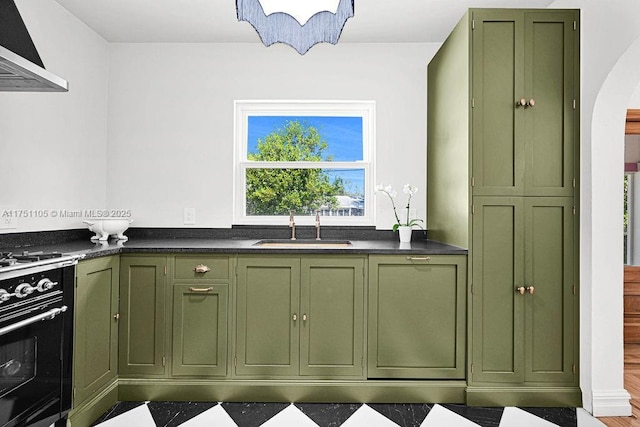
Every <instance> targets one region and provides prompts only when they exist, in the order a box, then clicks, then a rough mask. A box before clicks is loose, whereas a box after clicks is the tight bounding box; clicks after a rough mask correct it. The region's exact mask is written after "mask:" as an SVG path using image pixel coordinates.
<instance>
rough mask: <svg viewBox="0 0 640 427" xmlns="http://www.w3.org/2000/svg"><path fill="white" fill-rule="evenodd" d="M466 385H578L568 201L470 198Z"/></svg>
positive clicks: (570, 206) (570, 204)
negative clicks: (470, 288) (472, 211)
mask: <svg viewBox="0 0 640 427" xmlns="http://www.w3.org/2000/svg"><path fill="white" fill-rule="evenodd" d="M474 209H475V214H474V217H473V252H474V257H473V285H474V293H473V297H472V311H473V322H472V324H473V332H472V334H473V338H472V348H473V354H472V360H471V362H472V373H471V377H470V383H471V384H472V385H482V384H491V383H493V384H500V383H502V384H511V385H513V384H522V385H531V386H535V385H541V386H563V385H567V386H571V385H576V384H577V380H578V378H577V373H576V367H575V361H576V357H577V351H576V350H577V337H576V325H577V320H576V312H577V304H578V300H577V295H575V289H576V288H575V284H576V279H575V277H576V272H575V269H574V258H575V252H574V246H573V242H574V238H573V236H574V213H573V199H572V198H564V197H524V198H523V197H475V198H474Z"/></svg>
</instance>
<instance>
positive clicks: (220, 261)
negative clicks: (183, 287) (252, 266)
mask: <svg viewBox="0 0 640 427" xmlns="http://www.w3.org/2000/svg"><path fill="white" fill-rule="evenodd" d="M174 265H175V267H174V269H173V273H174V274H173V277H174V278H175V279H178V280H180V279H188V280H190V281H192V282H193V281H208V280H229V277H230V276H231V270H230V266H231V263H230V262H229V257H227V256H214V255H208V254H204V255H200V254H195V255H176V256H175V257H174Z"/></svg>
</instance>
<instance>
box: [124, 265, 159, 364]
mask: <svg viewBox="0 0 640 427" xmlns="http://www.w3.org/2000/svg"><path fill="white" fill-rule="evenodd" d="M166 265H167V260H166V258H165V257H162V256H142V255H123V256H122V257H121V260H120V329H119V335H120V339H119V342H120V350H119V370H120V374H121V375H125V376H126V375H134V376H135V375H164V374H165V373H166V369H165V365H166V359H165V350H164V349H165V333H166V327H165V300H166V296H165V276H166V273H165V272H166Z"/></svg>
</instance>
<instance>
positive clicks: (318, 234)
mask: <svg viewBox="0 0 640 427" xmlns="http://www.w3.org/2000/svg"><path fill="white" fill-rule="evenodd" d="M316 240H320V211H316Z"/></svg>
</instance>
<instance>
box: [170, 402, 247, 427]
mask: <svg viewBox="0 0 640 427" xmlns="http://www.w3.org/2000/svg"><path fill="white" fill-rule="evenodd" d="M211 426H216V427H238V425H237V424H236V423H235V422H234V421H233V419H232V418H231V417H230V416H229V414H227V411H225V410H224V408H223V407H222V406H221V405H216V406H214V407H213V408H211V409H208V410H206V411H204V412H203V413H201V414H200V415H197V416H195V417H193V418H191V419H190V420H189V421H187V422H185V423H183V424H180V427H211Z"/></svg>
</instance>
